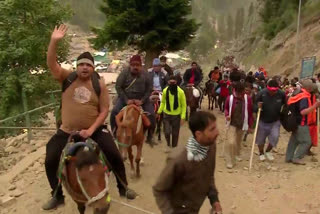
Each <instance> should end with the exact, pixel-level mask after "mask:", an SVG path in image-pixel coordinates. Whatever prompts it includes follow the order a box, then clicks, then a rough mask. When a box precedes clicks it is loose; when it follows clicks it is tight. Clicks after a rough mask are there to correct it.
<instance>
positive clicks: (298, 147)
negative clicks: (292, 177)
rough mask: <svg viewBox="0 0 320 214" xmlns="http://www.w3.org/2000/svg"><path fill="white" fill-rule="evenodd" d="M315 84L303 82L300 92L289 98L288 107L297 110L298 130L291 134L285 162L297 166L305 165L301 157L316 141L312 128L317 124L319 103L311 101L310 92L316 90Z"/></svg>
mask: <svg viewBox="0 0 320 214" xmlns="http://www.w3.org/2000/svg"><path fill="white" fill-rule="evenodd" d="M316 87H317V86H316V84H314V83H313V82H312V80H310V79H308V80H303V81H302V88H301V92H300V93H298V94H297V95H295V96H293V97H290V98H289V100H288V105H292V104H294V105H295V107H296V108H295V109H296V110H297V112H296V115H297V124H298V128H297V130H296V131H294V132H292V134H291V137H290V140H289V144H288V147H287V153H286V162H287V163H290V162H292V163H294V164H298V165H305V163H304V162H303V160H302V159H303V157H304V156H305V155H306V154H307V152H308V150H309V148H310V146H311V145H312V143H316V142H314V141H317V131H316V132H314V131H313V130H314V127H317V126H316V122H317V116H316V115H317V113H316V109H317V108H319V107H320V102H319V101H316V100H315V98H313V100H312V95H311V92H312V91H314V90H315V89H316Z"/></svg>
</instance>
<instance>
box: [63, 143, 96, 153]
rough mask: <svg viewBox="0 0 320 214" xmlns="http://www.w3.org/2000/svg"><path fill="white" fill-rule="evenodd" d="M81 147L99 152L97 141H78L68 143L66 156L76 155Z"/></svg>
mask: <svg viewBox="0 0 320 214" xmlns="http://www.w3.org/2000/svg"><path fill="white" fill-rule="evenodd" d="M81 148H88V149H89V150H90V151H94V152H98V151H97V150H98V149H97V143H95V142H76V143H73V142H72V143H68V144H67V146H66V148H65V151H66V153H65V154H66V156H71V157H73V156H75V155H76V154H77V151H78V150H79V149H81Z"/></svg>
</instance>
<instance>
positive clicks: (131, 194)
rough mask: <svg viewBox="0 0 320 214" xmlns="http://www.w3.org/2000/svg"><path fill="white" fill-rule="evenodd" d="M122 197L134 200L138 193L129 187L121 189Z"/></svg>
mask: <svg viewBox="0 0 320 214" xmlns="http://www.w3.org/2000/svg"><path fill="white" fill-rule="evenodd" d="M120 197H125V198H127V199H129V200H133V199H135V198H136V197H137V193H136V192H135V191H133V190H132V189H127V191H120Z"/></svg>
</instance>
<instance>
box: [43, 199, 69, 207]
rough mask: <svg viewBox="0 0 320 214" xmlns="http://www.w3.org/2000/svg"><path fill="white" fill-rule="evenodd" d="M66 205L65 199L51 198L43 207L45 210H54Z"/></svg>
mask: <svg viewBox="0 0 320 214" xmlns="http://www.w3.org/2000/svg"><path fill="white" fill-rule="evenodd" d="M63 204H64V198H63V197H61V198H56V197H54V198H51V199H50V200H49V201H48V202H47V203H45V204H44V205H43V206H42V209H43V210H53V209H56V208H57V207H58V206H59V205H63Z"/></svg>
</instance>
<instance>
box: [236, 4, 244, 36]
mask: <svg viewBox="0 0 320 214" xmlns="http://www.w3.org/2000/svg"><path fill="white" fill-rule="evenodd" d="M244 15H245V14H244V8H243V7H242V8H239V9H238V10H237V15H236V20H235V26H234V30H235V31H234V38H238V35H240V34H241V33H242V31H243V27H244Z"/></svg>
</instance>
